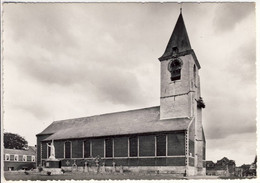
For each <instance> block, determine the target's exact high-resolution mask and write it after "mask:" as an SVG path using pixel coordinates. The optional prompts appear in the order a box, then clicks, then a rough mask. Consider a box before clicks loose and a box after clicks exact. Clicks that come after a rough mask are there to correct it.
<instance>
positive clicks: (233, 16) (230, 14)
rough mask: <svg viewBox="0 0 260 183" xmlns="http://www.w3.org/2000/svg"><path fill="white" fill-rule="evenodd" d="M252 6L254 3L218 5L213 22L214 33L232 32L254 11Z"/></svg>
mask: <svg viewBox="0 0 260 183" xmlns="http://www.w3.org/2000/svg"><path fill="white" fill-rule="evenodd" d="M254 6H255V4H254V3H219V4H218V7H217V8H216V10H215V18H214V20H213V27H214V28H215V31H216V32H217V33H225V32H228V31H231V30H233V29H234V28H235V26H236V25H237V24H238V23H240V22H241V21H242V20H243V19H245V18H246V17H247V16H248V15H249V14H250V13H252V12H253V11H254ZM252 10H253V11H252Z"/></svg>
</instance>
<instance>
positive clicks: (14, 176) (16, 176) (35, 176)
mask: <svg viewBox="0 0 260 183" xmlns="http://www.w3.org/2000/svg"><path fill="white" fill-rule="evenodd" d="M4 177H5V179H6V180H91V179H94V180H108V179H111V180H123V179H131V180H152V179H157V180H163V179H166V180H171V179H184V178H182V177H178V176H176V175H172V174H130V173H127V174H87V173H71V172H66V173H64V174H63V175H50V176H48V175H40V174H39V173H29V175H25V174H24V172H4Z"/></svg>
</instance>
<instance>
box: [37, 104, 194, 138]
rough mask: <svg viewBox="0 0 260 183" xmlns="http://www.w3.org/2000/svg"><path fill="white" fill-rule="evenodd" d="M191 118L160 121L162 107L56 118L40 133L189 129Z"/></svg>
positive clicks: (75, 135) (85, 134)
mask: <svg viewBox="0 0 260 183" xmlns="http://www.w3.org/2000/svg"><path fill="white" fill-rule="evenodd" d="M189 122H190V119H188V118H179V119H171V120H160V107H159V106H157V107H151V108H145V109H138V110H131V111H124V112H117V113H110V114H103V115H96V116H90V117H83V118H76V119H67V120H61V121H54V122H53V123H52V124H51V125H50V126H48V127H47V128H46V129H45V130H43V132H41V133H40V134H38V135H44V134H52V135H51V136H49V137H48V138H46V139H45V140H52V139H53V140H59V139H73V138H85V137H101V136H113V135H127V134H138V133H149V132H158V131H177V130H186V129H187V127H188V125H189Z"/></svg>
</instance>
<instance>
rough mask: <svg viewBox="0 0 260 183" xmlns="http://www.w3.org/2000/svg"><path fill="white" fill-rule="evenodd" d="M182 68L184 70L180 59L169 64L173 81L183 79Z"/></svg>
mask: <svg viewBox="0 0 260 183" xmlns="http://www.w3.org/2000/svg"><path fill="white" fill-rule="evenodd" d="M181 68H182V61H181V60H180V59H174V60H171V61H170V62H169V65H168V70H169V71H170V73H171V81H176V80H180V79H181Z"/></svg>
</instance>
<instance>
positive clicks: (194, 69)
mask: <svg viewBox="0 0 260 183" xmlns="http://www.w3.org/2000/svg"><path fill="white" fill-rule="evenodd" d="M193 77H194V84H195V85H196V66H195V65H194V67H193Z"/></svg>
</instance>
